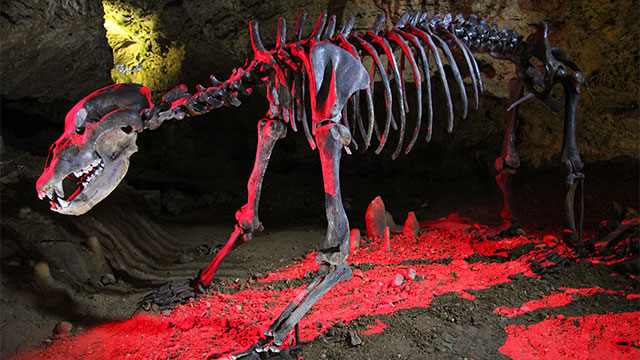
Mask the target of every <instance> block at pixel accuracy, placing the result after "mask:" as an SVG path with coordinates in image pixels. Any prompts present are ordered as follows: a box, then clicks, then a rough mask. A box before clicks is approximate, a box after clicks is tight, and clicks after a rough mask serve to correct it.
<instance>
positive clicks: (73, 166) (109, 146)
mask: <svg viewBox="0 0 640 360" xmlns="http://www.w3.org/2000/svg"><path fill="white" fill-rule="evenodd" d="M152 105H153V104H152V103H151V99H150V92H149V89H147V88H146V87H143V86H142V85H138V84H116V85H111V86H108V87H105V88H103V89H100V90H98V91H96V92H94V93H92V94H91V95H89V96H87V97H86V98H84V99H83V100H81V101H80V102H78V103H77V104H76V105H75V106H74V107H73V108H72V109H71V110H70V111H69V112H68V113H67V116H66V118H65V129H64V133H63V134H62V136H61V137H60V138H59V139H58V140H57V141H56V142H55V143H54V144H53V145H52V146H51V149H50V150H49V158H48V159H47V163H46V166H45V169H44V172H43V173H42V175H41V176H40V178H39V179H38V182H37V183H36V190H37V191H38V197H39V198H40V199H44V198H45V196H46V197H48V198H49V200H50V203H51V210H53V211H56V212H59V213H61V214H65V215H82V214H84V213H86V212H87V211H89V210H90V209H91V208H92V207H93V206H94V205H96V204H97V203H98V202H100V201H102V199H104V198H105V197H106V196H107V195H109V194H110V193H111V192H112V191H113V190H114V189H115V188H116V186H117V185H118V184H119V183H120V181H122V179H123V178H124V175H125V174H126V173H127V169H128V168H129V157H130V156H131V155H132V154H133V153H135V152H136V151H138V147H137V146H136V138H137V133H138V132H140V131H142V130H143V127H144V124H143V122H142V120H141V118H140V113H141V112H142V111H143V110H145V109H147V108H149V107H151V106H152Z"/></svg>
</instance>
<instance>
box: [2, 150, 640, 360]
mask: <svg viewBox="0 0 640 360" xmlns="http://www.w3.org/2000/svg"><path fill="white" fill-rule="evenodd" d="M4 159H5V161H4V162H3V166H4V167H3V174H9V175H11V174H13V177H17V178H11V177H8V176H5V177H4V178H3V186H4V187H3V242H2V246H3V252H2V256H3V259H2V260H3V261H2V271H3V276H2V333H3V336H2V341H3V354H2V355H3V357H12V358H16V359H35V358H43V359H44V358H46V359H62V358H65V359H66V358H80V357H82V358H87V359H90V358H101V359H102V358H130V359H147V358H160V359H191V358H207V357H211V358H215V357H217V356H224V355H225V354H228V353H229V352H232V351H239V350H242V349H244V348H246V347H248V346H249V345H251V344H252V343H253V342H255V341H256V340H257V338H258V336H259V334H260V333H261V332H262V331H263V330H264V328H266V327H267V326H268V325H269V324H270V323H271V321H272V320H273V318H274V317H276V316H277V314H278V313H279V312H280V311H281V309H282V308H283V307H284V306H285V305H286V303H287V302H288V301H290V300H291V299H292V298H293V297H294V296H295V294H296V293H297V292H298V291H300V289H302V288H303V286H304V284H305V283H306V282H307V281H309V280H310V278H311V274H312V273H310V272H309V271H313V270H314V269H315V266H316V265H315V262H314V261H313V259H314V251H315V249H316V248H317V246H318V244H319V243H321V241H322V239H323V237H324V226H325V225H324V224H323V222H324V214H323V213H324V210H323V204H322V194H321V192H320V191H318V192H317V194H315V192H314V191H310V189H315V188H318V189H321V182H320V180H319V179H317V178H309V177H308V176H304V175H303V174H302V173H299V172H297V171H296V170H292V171H291V174H290V175H291V176H289V177H285V176H284V174H279V173H278V172H277V171H276V172H274V173H273V174H272V176H270V177H267V180H266V181H265V193H264V194H265V195H264V197H263V204H264V205H263V206H262V207H261V218H262V220H263V222H264V223H265V225H266V229H267V230H266V231H265V232H264V233H263V234H261V235H260V236H257V237H256V238H255V240H254V241H252V242H250V243H247V244H245V245H243V246H242V247H240V248H239V249H237V250H236V251H234V252H232V253H231V254H230V255H229V256H228V258H227V259H226V260H225V261H224V262H223V265H222V267H221V268H220V270H219V272H218V274H217V275H216V279H215V281H214V285H213V286H212V287H211V288H210V289H209V292H208V293H207V294H206V295H203V296H201V297H199V298H198V299H195V300H193V301H191V302H189V303H187V304H184V305H180V306H178V307H177V308H175V309H173V310H165V311H151V312H146V311H143V310H141V309H140V308H139V307H138V302H139V301H140V299H141V298H142V297H143V296H144V295H145V294H147V293H149V291H150V290H151V289H152V288H153V287H157V286H159V285H161V283H162V282H163V277H162V276H160V275H158V276H157V279H156V278H155V277H154V278H153V279H152V280H148V281H142V280H140V279H139V278H138V280H136V279H137V278H136V276H142V275H139V274H138V275H136V274H137V273H136V272H135V271H134V270H139V269H138V268H135V267H134V266H132V265H131V264H129V263H122V264H120V265H118V264H116V263H111V266H107V267H103V265H100V266H99V264H97V262H96V261H92V260H91V259H94V260H95V259H96V257H95V252H96V250H95V248H92V247H91V245H90V243H91V240H87V238H86V236H87V233H89V231H95V229H99V228H100V226H102V228H106V229H111V230H110V231H112V232H117V231H118V230H117V229H118V226H115V227H113V228H109V225H108V222H112V221H116V222H117V221H120V222H122V223H123V224H125V225H122V226H126V227H128V226H129V225H128V224H127V223H126V222H124V220H123V219H122V218H118V217H116V218H111V217H109V216H108V215H109V214H111V213H113V212H116V211H120V212H124V210H122V209H123V208H127V207H129V208H134V206H133V205H131V204H130V203H127V202H126V201H125V200H123V199H124V198H127V199H128V198H130V197H133V198H137V197H141V196H140V193H139V191H135V190H132V189H131V188H129V187H124V188H122V187H121V188H120V189H119V190H118V192H116V193H115V194H114V195H113V196H112V197H113V198H114V200H109V201H107V202H106V203H105V204H104V205H100V206H99V207H97V208H96V209H94V210H95V212H94V215H88V216H87V217H84V219H85V220H80V219H82V218H83V217H80V218H77V219H75V218H74V219H72V220H68V219H69V217H64V216H58V215H52V214H51V213H50V212H48V211H47V210H46V205H41V204H39V203H38V202H37V199H35V195H33V196H32V197H30V196H29V192H28V190H27V188H31V186H27V185H28V184H30V183H29V182H28V181H25V179H27V178H29V177H32V176H33V175H29V173H28V171H27V170H25V169H28V168H30V165H29V163H30V161H33V162H34V163H37V161H35V160H33V159H32V158H31V157H30V156H29V155H25V154H22V155H19V154H18V155H15V157H5V158H4ZM29 159H32V160H29ZM18 165H20V166H18ZM14 170H15V171H14ZM637 170H638V169H637V162H635V161H633V160H631V161H629V160H620V162H617V163H616V162H610V163H608V164H607V165H605V166H598V165H592V166H590V167H589V169H588V173H589V177H588V182H587V193H586V196H585V203H586V205H587V207H586V209H587V212H586V214H585V219H586V220H585V223H586V224H587V235H593V234H595V233H596V232H597V227H598V225H597V224H598V222H599V221H600V220H602V219H608V218H609V219H610V218H612V217H613V216H614V215H613V214H614V213H615V211H614V210H615V209H614V210H612V209H611V208H610V207H609V206H610V203H611V202H612V201H615V202H617V203H619V204H621V205H620V206H621V207H622V208H623V209H624V208H625V207H627V206H634V203H635V202H636V201H637V199H638V193H637V181H638V179H637ZM34 171H35V170H34ZM16 172H17V173H16ZM346 173H347V174H348V176H347V175H345V178H346V179H345V180H344V181H343V183H344V190H343V192H344V194H345V199H346V203H347V204H348V205H347V208H348V210H347V211H348V213H349V216H350V219H351V224H352V227H353V228H359V229H361V230H362V232H363V233H364V229H365V224H364V212H365V210H366V207H367V205H368V203H369V201H370V200H371V199H372V198H373V195H374V194H380V195H381V196H382V197H383V199H385V202H386V205H387V210H388V211H389V212H390V213H391V214H392V215H393V216H394V218H395V219H396V222H398V223H400V224H402V222H403V221H404V218H405V217H406V214H407V212H408V211H410V210H412V211H415V212H416V214H417V216H418V218H419V219H421V220H430V221H427V222H423V225H424V227H423V228H422V230H421V235H420V236H419V237H418V238H416V239H413V238H403V237H402V236H400V235H396V236H395V237H393V239H392V240H391V246H390V247H391V249H390V251H386V246H385V245H384V244H383V241H382V240H381V239H375V240H374V239H364V240H363V243H362V246H361V247H360V248H358V249H357V250H355V251H354V252H353V254H352V255H351V257H350V259H349V261H350V263H351V264H352V267H353V268H354V269H355V271H354V274H355V276H354V278H353V279H351V280H349V281H348V282H345V283H342V284H340V285H338V286H336V287H335V289H333V290H331V291H330V292H329V293H328V294H327V296H325V297H324V298H323V299H321V300H320V301H319V302H318V304H317V305H316V306H315V307H314V308H313V309H312V310H311V312H310V314H309V315H308V316H307V317H306V318H305V319H304V320H303V321H302V322H301V324H300V325H301V336H302V340H303V341H304V344H303V346H302V348H301V349H299V350H298V351H296V352H294V355H295V356H297V357H299V358H303V359H325V358H326V359H391V358H410V359H424V358H427V359H464V358H467V359H471V358H473V359H496V358H513V359H541V358H543V359H561V358H592V359H597V358H602V356H604V354H606V355H607V356H610V355H611V354H615V356H617V357H619V358H621V359H625V358H626V359H635V358H637V356H638V354H639V350H638V348H639V346H640V338H639V337H638V334H637V331H635V332H634V331H633V330H632V329H634V327H635V328H637V325H638V324H639V323H640V319H639V316H640V314H639V313H638V301H639V300H638V296H639V295H638V293H640V290H639V287H638V278H637V275H638V268H637V257H636V258H635V259H634V260H632V261H631V262H626V263H625V262H621V261H619V260H616V259H613V258H603V257H601V256H598V255H594V256H591V257H589V258H587V259H581V260H580V261H578V262H574V263H572V264H571V266H568V267H566V268H563V269H560V270H559V271H557V272H551V273H546V274H543V275H537V274H534V273H533V272H532V271H531V267H530V261H531V260H533V259H536V258H539V257H540V256H544V254H545V253H547V252H549V251H551V249H556V250H558V249H560V251H562V249H563V248H562V246H561V245H560V244H559V242H558V238H559V237H560V235H561V228H560V227H559V226H558V223H560V222H561V215H562V209H561V203H562V200H561V199H562V189H561V187H558V186H551V185H550V184H555V183H557V182H558V181H557V180H558V175H557V173H556V172H553V171H551V172H537V173H536V172H531V173H527V171H526V170H525V171H523V172H522V174H521V175H520V176H519V177H518V178H517V179H519V180H517V181H516V182H515V190H516V197H517V198H518V199H519V201H518V203H519V204H520V213H522V214H523V215H522V223H523V227H524V229H525V230H526V232H527V235H525V236H515V237H507V238H502V239H501V238H499V237H495V236H494V235H495V233H496V232H497V231H498V230H499V226H498V225H499V216H498V213H499V210H500V198H499V194H498V191H497V189H496V187H495V185H494V184H493V183H492V182H491V181H490V180H491V179H482V178H458V179H448V180H447V181H442V182H438V181H435V180H434V179H429V180H430V181H429V182H428V183H429V186H428V187H425V185H424V181H419V180H418V179H415V178H407V177H403V176H396V177H393V176H387V177H384V178H376V177H375V176H373V175H371V174H366V173H365V174H362V173H359V172H358V173H352V174H349V172H348V171H347V172H346ZM400 175H402V174H400ZM376 179H378V181H375V180H376ZM21 180H22V181H21ZM285 180H287V181H289V182H288V183H287V184H289V186H288V187H283V186H281V184H283V183H285V182H284V181H285ZM303 185H304V186H303ZM23 188H25V189H23ZM13 192H15V194H14V193H13ZM123 193H124V195H125V196H122V194H123ZM20 194H24V195H20ZM132 194H134V195H132ZM144 194H149V193H148V192H145V193H144ZM174 195H175V194H174ZM214 195H215V194H214ZM214 195H211V196H213V197H214V198H213V199H208V201H205V200H206V199H205V200H200V203H199V204H200V205H197V204H196V203H193V202H192V203H189V202H187V204H188V206H186V207H185V212H183V213H180V214H178V215H171V214H169V213H168V211H167V206H166V205H167V204H168V203H166V202H165V203H164V204H165V205H162V206H161V207H160V209H158V208H156V210H157V211H159V216H154V215H151V214H150V213H149V215H148V218H145V219H146V220H144V221H149V222H150V223H152V224H155V225H154V226H155V227H156V228H157V229H158V231H160V230H162V233H161V234H160V235H162V236H161V237H163V238H162V239H161V240H163V241H164V239H165V238H164V237H166V239H173V240H174V241H175V242H176V246H177V249H179V250H177V251H176V250H172V251H173V252H172V253H171V256H167V257H165V258H164V263H163V262H162V261H158V260H156V261H155V262H153V261H150V262H149V266H151V265H153V264H155V265H154V266H158V267H160V269H163V268H164V269H166V274H167V275H166V280H171V279H176V278H186V277H188V275H189V276H193V275H195V273H196V272H197V270H198V269H200V268H202V267H204V266H206V264H207V262H208V259H210V258H211V257H212V256H213V253H215V251H216V250H217V249H219V247H220V246H221V245H222V244H223V243H224V241H225V240H226V238H227V236H228V234H229V233H230V231H231V230H232V228H233V217H232V216H233V209H234V208H237V206H238V204H237V203H241V202H242V197H241V196H239V195H238V196H236V195H234V194H233V193H229V194H227V195H226V196H221V195H220V194H217V195H215V196H214ZM154 196H155V195H154ZM13 198H16V199H24V203H23V205H24V204H25V203H26V204H28V205H29V207H26V206H17V205H16V204H13V203H10V202H9V201H10V200H12V199H13ZM161 198H162V197H161ZM123 202H124V204H129V205H125V206H122V204H123ZM152 203H153V202H152ZM160 203H162V201H161V202H160ZM155 204H156V205H157V204H158V203H157V202H155ZM207 204H208V205H207ZM283 204H286V206H285V205H283ZM138 205H139V204H137V205H136V206H138ZM174 205H175V201H174ZM203 205H206V207H204V208H203V207H198V206H203ZM114 206H115V208H114ZM144 206H145V207H146V206H147V205H144ZM114 209H115V210H114ZM118 209H120V210H118ZM205 209H209V210H205ZM453 212H458V213H460V215H459V216H452V217H449V214H450V213H453ZM111 215H112V216H116V215H113V214H111ZM128 216H129V217H130V215H123V217H128ZM442 217H444V218H447V217H449V221H438V220H437V219H439V218H442ZM21 219H22V220H21ZM118 219H120V220H118ZM152 219H153V220H152ZM465 219H469V220H465ZM67 221H70V222H67ZM78 221H79V222H78ZM136 221H137V224H138V225H139V227H142V225H143V224H145V222H144V221H143V220H136ZM20 224H22V225H20ZM73 224H75V225H74V226H75V227H74V226H71V225H73ZM96 224H102V225H100V226H98V225H96ZM159 224H161V225H159ZM21 226H22V227H25V226H26V227H28V228H29V230H30V231H31V232H36V230H37V229H40V228H42V229H49V230H47V231H50V232H51V231H53V230H51V229H52V228H56V229H59V228H62V229H66V230H65V231H66V232H67V233H68V235H65V236H67V237H68V238H67V239H66V240H65V239H62V238H61V236H58V237H57V238H58V240H55V241H42V240H40V241H39V242H38V241H36V240H35V239H36V238H38V236H40V239H42V238H41V237H42V236H43V233H42V232H36V233H37V234H38V236H35V235H34V236H31V237H29V236H26V235H25V234H31V232H27V231H26V230H23V231H18V230H16V229H20V228H21ZM87 229H89V230H87ZM92 229H93V230H92ZM43 231H44V230H43ZM98 234H99V235H100V233H98ZM160 235H158V236H160ZM76 236H79V237H80V238H82V239H84V240H80V241H77V242H74V240H73V239H74V238H75V237H76ZM143 236H144V233H140V234H139V235H136V236H134V237H139V241H143V240H144V241H147V240H145V238H144V237H143ZM49 237H52V236H51V235H49ZM53 238H56V237H55V236H54V237H53ZM17 239H19V240H21V241H22V242H19V241H16V240H17ZM69 239H71V240H69ZM100 239H101V241H107V240H108V239H107V238H106V236H104V235H100ZM632 239H634V240H635V241H636V242H635V244H636V245H635V246H637V232H635V235H633V237H632ZM29 241H32V242H33V243H30V242H29ZM158 241H160V240H158ZM36 243H38V244H40V245H38V246H40V247H38V246H36V245H35V244H36ZM43 244H44V245H43ZM55 244H57V245H58V246H61V244H67V245H68V244H76V245H68V246H67V247H64V248H63V249H68V250H69V249H70V250H69V254H68V255H67V256H66V258H67V259H66V260H67V262H74V261H75V264H76V267H75V268H76V269H77V268H79V267H78V266H77V264H78V263H81V262H82V261H86V264H87V265H86V269H85V270H84V271H85V272H86V274H88V275H86V276H89V277H90V278H89V279H88V280H86V281H87V282H86V283H85V284H84V285H83V286H82V287H81V288H73V287H71V289H72V291H69V288H70V286H71V285H73V281H71V280H69V278H70V277H72V276H71V275H69V270H68V269H69V267H68V266H67V265H65V262H64V261H61V262H55V261H53V260H52V259H46V258H44V259H43V257H45V255H42V254H38V253H37V252H38V251H42V249H44V247H43V246H45V245H46V246H50V248H49V249H55V247H54V245H55ZM103 244H108V242H103ZM131 244H134V245H135V244H136V241H131ZM38 249H40V250H38ZM73 249H75V250H73ZM59 250H60V249H58V250H57V251H59ZM109 251H110V250H109V249H108V248H105V252H109ZM54 253H58V254H59V253H60V252H55V251H54ZM131 253H132V254H135V250H132V251H131ZM114 254H115V252H114ZM122 254H127V253H126V252H122ZM636 254H637V252H636ZM111 256H115V255H111ZM108 257H109V256H107V258H108ZM63 258H64V256H63ZM116 258H117V256H116ZM82 259H85V260H82ZM86 259H89V260H86ZM43 263H44V264H47V266H44V265H42V264H43ZM65 266H67V267H65ZM114 266H115V267H116V268H117V266H123V267H127V266H128V268H127V269H130V270H131V273H130V274H127V273H126V272H125V271H124V270H122V268H120V270H118V269H114ZM65 269H66V270H65ZM140 269H144V267H140ZM46 271H49V273H50V274H52V275H53V276H52V277H51V276H49V277H47V274H46ZM43 273H44V274H43ZM65 274H67V275H69V277H66V276H67V275H65ZM78 274H85V273H78ZM145 274H147V275H148V274H156V272H151V271H149V272H147V273H145ZM143 275H144V274H143ZM154 276H155V275H154ZM50 278H53V279H56V280H55V281H56V282H55V283H53V284H54V285H56V284H57V285H60V284H62V285H61V286H62V290H60V291H58V292H56V291H55V289H56V287H55V286H52V285H51V283H50V280H48V279H50ZM96 279H97V282H98V283H96ZM48 281H49V283H48ZM92 281H93V282H92ZM69 284H71V285H69ZM154 284H155V285H154ZM65 289H66V290H65ZM156 310H157V309H156ZM16 351H17V352H16ZM12 354H13V355H12Z"/></svg>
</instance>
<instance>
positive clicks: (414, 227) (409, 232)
mask: <svg viewBox="0 0 640 360" xmlns="http://www.w3.org/2000/svg"><path fill="white" fill-rule="evenodd" d="M419 231H420V224H418V219H417V218H416V214H415V213H414V212H413V211H411V212H409V214H408V215H407V220H406V221H405V222H404V229H403V230H402V235H403V236H404V237H406V238H411V239H414V238H416V237H418V232H419Z"/></svg>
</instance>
